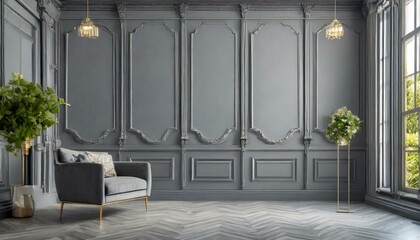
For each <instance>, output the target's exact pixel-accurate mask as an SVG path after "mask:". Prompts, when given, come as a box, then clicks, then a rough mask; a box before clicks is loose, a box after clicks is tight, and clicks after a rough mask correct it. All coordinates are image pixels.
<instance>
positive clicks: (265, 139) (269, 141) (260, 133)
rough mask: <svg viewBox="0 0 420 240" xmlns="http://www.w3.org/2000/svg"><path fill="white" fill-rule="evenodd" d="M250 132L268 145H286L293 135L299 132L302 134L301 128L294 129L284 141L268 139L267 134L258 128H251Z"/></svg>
mask: <svg viewBox="0 0 420 240" xmlns="http://www.w3.org/2000/svg"><path fill="white" fill-rule="evenodd" d="M249 131H250V132H253V133H255V134H256V135H257V137H258V139H260V140H261V141H263V142H265V143H267V144H280V143H284V142H286V141H287V140H289V139H290V138H291V137H293V135H294V134H295V133H297V132H300V129H299V128H292V129H290V130H289V131H288V132H287V134H286V136H285V137H284V138H282V139H271V138H268V137H267V136H265V134H264V133H263V131H262V130H261V129H258V128H250V129H249Z"/></svg>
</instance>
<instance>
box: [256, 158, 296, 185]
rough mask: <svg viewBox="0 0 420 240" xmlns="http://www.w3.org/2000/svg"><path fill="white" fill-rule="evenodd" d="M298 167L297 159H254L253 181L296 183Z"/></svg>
mask: <svg viewBox="0 0 420 240" xmlns="http://www.w3.org/2000/svg"><path fill="white" fill-rule="evenodd" d="M296 165H297V158H294V159H285V158H252V167H251V171H252V173H251V181H253V182H254V181H287V182H296V179H297V168H296ZM259 168H261V169H262V170H260V169H259ZM284 170H286V172H283V171H284Z"/></svg>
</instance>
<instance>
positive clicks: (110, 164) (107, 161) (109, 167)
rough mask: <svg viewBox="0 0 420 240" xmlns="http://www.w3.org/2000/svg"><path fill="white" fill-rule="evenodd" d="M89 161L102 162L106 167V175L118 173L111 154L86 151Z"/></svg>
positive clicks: (112, 175) (113, 175) (111, 175)
mask: <svg viewBox="0 0 420 240" xmlns="http://www.w3.org/2000/svg"><path fill="white" fill-rule="evenodd" d="M85 155H86V160H87V162H91V163H98V164H102V166H103V167H104V177H115V176H117V173H116V172H115V168H114V161H112V156H111V155H110V154H103V153H101V154H95V153H92V152H85Z"/></svg>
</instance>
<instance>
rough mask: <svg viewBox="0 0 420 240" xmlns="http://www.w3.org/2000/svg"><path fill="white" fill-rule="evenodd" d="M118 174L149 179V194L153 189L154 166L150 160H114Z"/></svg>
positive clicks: (147, 190)
mask: <svg viewBox="0 0 420 240" xmlns="http://www.w3.org/2000/svg"><path fill="white" fill-rule="evenodd" d="M114 166H115V171H116V172H117V176H130V177H138V178H141V179H144V180H146V181H147V189H146V192H147V196H150V192H151V190H152V168H151V167H150V163H148V162H114Z"/></svg>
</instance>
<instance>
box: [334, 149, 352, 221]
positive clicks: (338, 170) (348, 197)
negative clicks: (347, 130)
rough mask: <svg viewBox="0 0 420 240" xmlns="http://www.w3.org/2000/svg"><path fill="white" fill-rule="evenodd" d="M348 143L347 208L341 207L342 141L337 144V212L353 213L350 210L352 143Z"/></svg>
mask: <svg viewBox="0 0 420 240" xmlns="http://www.w3.org/2000/svg"><path fill="white" fill-rule="evenodd" d="M341 145H342V146H345V145H347V209H346V208H340V143H339V144H337V213H353V212H354V211H352V210H350V143H348V144H347V143H346V144H341Z"/></svg>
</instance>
